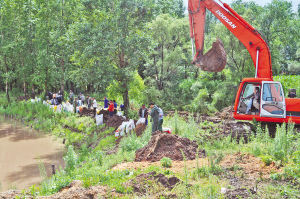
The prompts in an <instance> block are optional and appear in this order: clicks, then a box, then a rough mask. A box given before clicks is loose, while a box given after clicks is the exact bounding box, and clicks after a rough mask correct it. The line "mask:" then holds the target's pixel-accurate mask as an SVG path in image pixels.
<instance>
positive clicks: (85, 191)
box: [39, 180, 122, 199]
mask: <svg viewBox="0 0 300 199" xmlns="http://www.w3.org/2000/svg"><path fill="white" fill-rule="evenodd" d="M109 195H110V196H111V197H112V198H119V197H122V195H121V194H118V193H116V192H114V191H108V189H107V187H105V186H101V185H100V186H91V187H89V188H83V187H82V183H81V181H80V180H74V181H73V182H71V183H70V185H69V186H68V187H65V188H63V189H62V190H61V191H60V192H58V193H56V194H54V195H51V196H40V197H39V199H59V198H64V199H73V198H84V199H90V198H108V197H109Z"/></svg>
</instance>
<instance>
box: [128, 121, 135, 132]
mask: <svg viewBox="0 0 300 199" xmlns="http://www.w3.org/2000/svg"><path fill="white" fill-rule="evenodd" d="M133 129H135V125H134V121H133V120H132V119H130V120H129V122H128V123H127V125H126V133H127V134H128V133H130V132H131V131H132V130H133Z"/></svg>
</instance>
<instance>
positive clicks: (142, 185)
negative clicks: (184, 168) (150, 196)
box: [124, 171, 180, 194]
mask: <svg viewBox="0 0 300 199" xmlns="http://www.w3.org/2000/svg"><path fill="white" fill-rule="evenodd" d="M149 182H153V183H156V184H157V185H159V186H163V187H164V188H166V189H168V190H172V189H173V188H174V186H175V185H176V184H177V183H179V182H180V180H179V179H178V178H177V177H170V178H167V177H166V176H165V175H163V174H161V173H158V174H156V172H155V171H152V172H149V173H143V174H140V175H138V176H137V177H136V178H134V179H132V180H129V181H127V182H125V183H124V186H125V187H132V188H133V192H135V193H140V194H145V193H147V191H149V190H150V189H151V188H152V187H153V183H149Z"/></svg>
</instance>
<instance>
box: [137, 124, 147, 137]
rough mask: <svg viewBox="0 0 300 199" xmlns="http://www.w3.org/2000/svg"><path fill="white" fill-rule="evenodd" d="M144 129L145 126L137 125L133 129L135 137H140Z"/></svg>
mask: <svg viewBox="0 0 300 199" xmlns="http://www.w3.org/2000/svg"><path fill="white" fill-rule="evenodd" d="M146 127H147V125H146V124H139V125H137V126H136V127H135V133H136V135H137V136H138V137H139V136H141V135H142V134H143V133H144V131H145V129H146Z"/></svg>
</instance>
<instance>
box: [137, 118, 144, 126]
mask: <svg viewBox="0 0 300 199" xmlns="http://www.w3.org/2000/svg"><path fill="white" fill-rule="evenodd" d="M145 121H146V119H145V118H140V119H139V120H138V121H137V122H136V125H139V124H145Z"/></svg>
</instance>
